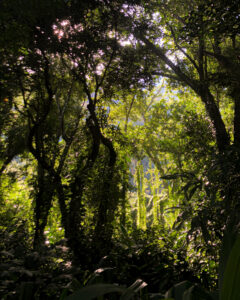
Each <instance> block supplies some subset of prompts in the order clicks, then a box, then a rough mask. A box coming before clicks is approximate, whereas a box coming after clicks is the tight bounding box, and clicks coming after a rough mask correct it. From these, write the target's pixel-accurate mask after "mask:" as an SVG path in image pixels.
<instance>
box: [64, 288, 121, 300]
mask: <svg viewBox="0 0 240 300" xmlns="http://www.w3.org/2000/svg"><path fill="white" fill-rule="evenodd" d="M125 291H126V288H124V287H120V286H116V285H114V284H93V285H89V286H86V287H84V288H82V289H80V290H79V291H77V292H75V293H74V294H72V295H70V296H68V297H67V298H66V300H91V299H94V298H96V297H100V296H103V295H105V294H108V293H121V294H122V293H123V292H125Z"/></svg>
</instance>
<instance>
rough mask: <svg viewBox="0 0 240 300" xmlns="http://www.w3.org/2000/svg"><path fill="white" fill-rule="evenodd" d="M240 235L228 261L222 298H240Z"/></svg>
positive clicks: (223, 299) (221, 293)
mask: <svg viewBox="0 0 240 300" xmlns="http://www.w3.org/2000/svg"><path fill="white" fill-rule="evenodd" d="M239 283H240V236H238V238H237V239H236V241H235V243H234V246H233V248H232V250H231V253H230V256H229V258H228V261H227V265H226V269H225V272H224V275H223V283H222V288H221V291H220V300H239V299H240V289H239Z"/></svg>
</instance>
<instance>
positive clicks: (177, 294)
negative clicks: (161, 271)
mask: <svg viewBox="0 0 240 300" xmlns="http://www.w3.org/2000/svg"><path fill="white" fill-rule="evenodd" d="M192 285H193V284H192V283H191V282H189V281H182V282H180V283H178V284H175V285H174V286H173V287H171V288H170V289H169V290H168V291H167V292H166V294H165V298H167V297H174V299H175V300H182V299H183V294H184V292H185V291H186V290H188V289H189V288H190V287H191V286H192Z"/></svg>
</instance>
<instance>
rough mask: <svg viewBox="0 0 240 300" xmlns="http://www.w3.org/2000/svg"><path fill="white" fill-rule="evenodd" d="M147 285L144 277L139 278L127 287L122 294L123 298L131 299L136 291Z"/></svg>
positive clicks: (123, 299)
mask: <svg viewBox="0 0 240 300" xmlns="http://www.w3.org/2000/svg"><path fill="white" fill-rule="evenodd" d="M145 286H147V283H146V282H144V281H143V280H142V279H137V280H136V281H135V282H134V283H133V284H132V285H131V286H130V287H128V288H127V290H126V291H125V292H124V294H123V295H122V296H121V298H120V299H121V300H129V299H131V298H132V297H133V296H134V294H135V293H137V292H138V291H140V290H141V289H143V288H144V287H145Z"/></svg>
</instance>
